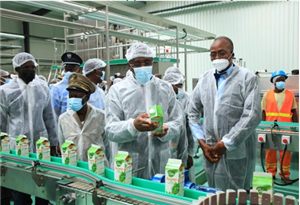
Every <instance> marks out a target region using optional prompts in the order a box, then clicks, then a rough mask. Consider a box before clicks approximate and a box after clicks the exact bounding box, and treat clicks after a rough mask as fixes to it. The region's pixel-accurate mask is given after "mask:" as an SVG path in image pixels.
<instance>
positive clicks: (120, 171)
mask: <svg viewBox="0 0 300 205" xmlns="http://www.w3.org/2000/svg"><path fill="white" fill-rule="evenodd" d="M114 166H115V176H114V178H115V181H116V182H121V183H124V184H131V183H132V158H131V157H130V156H129V153H128V152H124V151H118V154H116V156H115V159H114Z"/></svg>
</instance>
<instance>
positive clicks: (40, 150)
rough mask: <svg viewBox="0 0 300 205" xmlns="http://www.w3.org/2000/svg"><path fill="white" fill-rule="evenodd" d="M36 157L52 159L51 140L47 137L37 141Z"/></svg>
mask: <svg viewBox="0 0 300 205" xmlns="http://www.w3.org/2000/svg"><path fill="white" fill-rule="evenodd" d="M36 157H37V158H38V159H41V160H48V161H50V142H49V140H48V139H47V138H45V137H40V139H39V140H38V141H36Z"/></svg>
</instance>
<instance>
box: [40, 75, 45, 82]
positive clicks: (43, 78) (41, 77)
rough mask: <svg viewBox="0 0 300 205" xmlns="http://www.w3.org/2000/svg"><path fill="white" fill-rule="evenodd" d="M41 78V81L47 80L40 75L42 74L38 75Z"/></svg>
mask: <svg viewBox="0 0 300 205" xmlns="http://www.w3.org/2000/svg"><path fill="white" fill-rule="evenodd" d="M38 77H39V78H40V79H41V80H43V81H46V82H47V79H46V78H45V77H44V76H42V75H39V76H38Z"/></svg>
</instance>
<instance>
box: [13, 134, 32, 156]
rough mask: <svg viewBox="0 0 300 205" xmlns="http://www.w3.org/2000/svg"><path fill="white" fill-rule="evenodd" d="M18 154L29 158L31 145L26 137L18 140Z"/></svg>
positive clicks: (23, 136)
mask: <svg viewBox="0 0 300 205" xmlns="http://www.w3.org/2000/svg"><path fill="white" fill-rule="evenodd" d="M16 153H17V155H19V156H26V157H28V156H29V143H28V139H27V137H26V136H25V135H19V136H18V137H17V138H16Z"/></svg>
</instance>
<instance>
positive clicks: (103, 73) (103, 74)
mask: <svg viewBox="0 0 300 205" xmlns="http://www.w3.org/2000/svg"><path fill="white" fill-rule="evenodd" d="M104 78H105V71H102V76H101V80H104Z"/></svg>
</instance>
